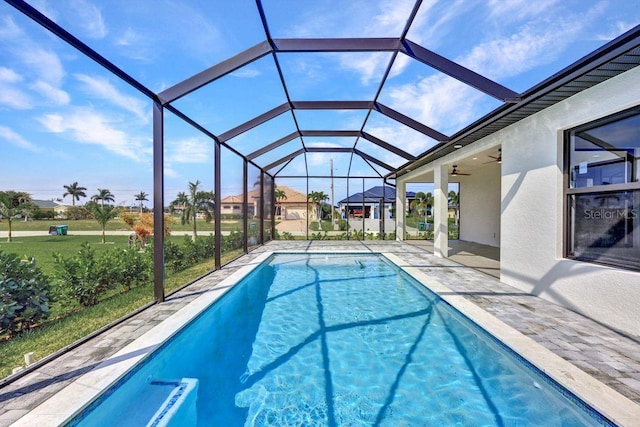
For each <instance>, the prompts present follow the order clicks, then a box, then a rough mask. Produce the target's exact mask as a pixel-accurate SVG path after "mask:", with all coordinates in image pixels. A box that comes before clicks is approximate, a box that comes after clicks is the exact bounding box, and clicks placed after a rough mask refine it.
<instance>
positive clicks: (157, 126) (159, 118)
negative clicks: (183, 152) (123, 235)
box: [153, 102, 164, 302]
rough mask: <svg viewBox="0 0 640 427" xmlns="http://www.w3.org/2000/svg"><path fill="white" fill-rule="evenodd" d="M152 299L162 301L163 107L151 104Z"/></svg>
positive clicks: (156, 103) (155, 103)
mask: <svg viewBox="0 0 640 427" xmlns="http://www.w3.org/2000/svg"><path fill="white" fill-rule="evenodd" d="M153 297H154V299H155V300H156V302H163V301H164V107H162V105H161V104H160V103H159V102H154V103H153Z"/></svg>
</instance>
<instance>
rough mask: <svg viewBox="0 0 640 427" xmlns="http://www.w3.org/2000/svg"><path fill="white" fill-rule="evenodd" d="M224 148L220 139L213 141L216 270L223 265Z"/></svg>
mask: <svg viewBox="0 0 640 427" xmlns="http://www.w3.org/2000/svg"><path fill="white" fill-rule="evenodd" d="M221 150H222V148H221V147H220V143H219V142H218V141H214V142H213V192H214V194H213V196H214V199H215V206H214V207H213V210H214V213H215V215H214V218H215V222H214V224H213V230H214V236H213V239H214V242H215V246H216V247H215V253H214V255H213V257H214V265H215V267H216V270H219V269H220V267H221V266H222V224H221V216H222V195H221V194H220V192H221V191H222V184H221V183H220V177H221V175H222V174H221V172H220V167H221V164H222V160H221V157H222V152H221Z"/></svg>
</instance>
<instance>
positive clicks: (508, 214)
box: [486, 69, 640, 336]
mask: <svg viewBox="0 0 640 427" xmlns="http://www.w3.org/2000/svg"><path fill="white" fill-rule="evenodd" d="M638 87H640V69H635V70H631V71H629V72H627V73H624V74H622V75H620V76H618V77H616V78H614V79H611V80H609V81H607V82H605V83H603V84H600V85H598V86H597V87H594V88H591V89H589V90H587V91H584V92H582V93H580V94H577V95H575V96H573V97H571V98H569V99H567V100H565V101H563V102H561V103H559V104H557V105H555V106H553V107H551V108H548V109H547V110H545V111H542V112H540V113H538V114H536V115H534V116H531V117H529V118H527V119H525V120H522V121H521V122H518V123H516V124H514V125H512V126H510V127H508V128H506V129H504V130H502V131H500V132H498V133H496V134H494V135H492V136H490V137H488V138H486V139H487V140H499V141H500V142H501V143H502V155H503V162H502V188H501V193H502V203H501V210H502V219H501V242H500V247H501V251H500V253H501V260H500V261H501V262H500V274H501V280H502V281H503V282H505V283H508V284H511V285H513V286H516V287H518V288H520V289H522V290H524V291H526V292H530V293H533V294H536V295H539V296H541V297H543V298H546V299H549V300H552V301H555V302H557V303H559V304H562V305H564V306H567V307H569V308H572V309H574V310H576V311H578V312H581V313H583V314H585V315H586V316H588V317H591V318H593V319H595V320H597V321H599V322H601V323H604V324H606V325H609V326H611V327H614V328H616V329H619V330H622V331H625V332H627V333H630V334H633V335H636V336H640V304H638V301H640V273H637V272H631V271H625V270H621V269H616V268H610V267H604V266H598V265H595V264H589V263H585V262H577V261H572V260H567V259H564V258H563V257H562V244H563V241H562V238H563V233H562V229H563V227H562V226H563V213H562V208H563V206H562V203H563V200H562V190H563V188H562V131H563V130H565V129H568V128H571V127H574V126H576V125H579V124H583V123H586V122H589V121H592V120H594V119H597V118H600V117H604V116H607V115H610V114H612V113H615V112H618V111H621V110H624V109H626V108H629V107H632V106H634V105H638V104H640V91H638V90H629V88H638ZM486 142H491V141H486Z"/></svg>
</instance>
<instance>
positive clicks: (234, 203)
mask: <svg viewBox="0 0 640 427" xmlns="http://www.w3.org/2000/svg"><path fill="white" fill-rule="evenodd" d="M254 191H255V190H254ZM243 202H244V200H243V198H242V194H239V195H236V196H227V197H225V198H224V199H222V200H220V213H221V214H222V215H231V214H236V215H242V213H243V209H242V203H243Z"/></svg>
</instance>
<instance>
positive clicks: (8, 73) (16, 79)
mask: <svg viewBox="0 0 640 427" xmlns="http://www.w3.org/2000/svg"><path fill="white" fill-rule="evenodd" d="M22 80H23V79H22V76H20V75H19V74H18V73H16V72H15V71H13V70H12V69H10V68H6V67H0V105H6V106H7V107H10V108H15V109H17V110H26V109H29V108H31V107H32V106H33V101H32V99H31V97H30V96H29V95H28V94H27V93H26V92H24V91H22V90H20V89H19V88H18V87H17V84H18V83H20V82H21V81H22Z"/></svg>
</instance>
